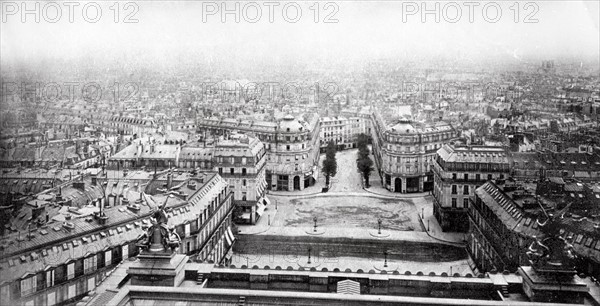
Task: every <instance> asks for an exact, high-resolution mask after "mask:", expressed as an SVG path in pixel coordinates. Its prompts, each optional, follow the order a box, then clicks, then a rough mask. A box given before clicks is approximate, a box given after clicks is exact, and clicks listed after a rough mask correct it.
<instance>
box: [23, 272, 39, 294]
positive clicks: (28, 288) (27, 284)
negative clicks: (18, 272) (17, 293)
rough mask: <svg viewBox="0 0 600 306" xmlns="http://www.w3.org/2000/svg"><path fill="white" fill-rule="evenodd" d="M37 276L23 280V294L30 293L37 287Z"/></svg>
mask: <svg viewBox="0 0 600 306" xmlns="http://www.w3.org/2000/svg"><path fill="white" fill-rule="evenodd" d="M36 281H37V277H36V276H35V275H34V276H32V277H28V278H26V279H22V280H21V296H25V295H29V294H31V293H33V292H35V290H36V289H37V282H36Z"/></svg>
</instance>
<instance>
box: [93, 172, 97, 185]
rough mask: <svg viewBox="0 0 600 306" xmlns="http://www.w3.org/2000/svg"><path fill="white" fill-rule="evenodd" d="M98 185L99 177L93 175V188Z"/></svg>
mask: <svg viewBox="0 0 600 306" xmlns="http://www.w3.org/2000/svg"><path fill="white" fill-rule="evenodd" d="M97 183H98V177H97V176H96V175H95V174H94V175H92V186H96V184H97Z"/></svg>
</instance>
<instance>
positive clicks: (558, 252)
mask: <svg viewBox="0 0 600 306" xmlns="http://www.w3.org/2000/svg"><path fill="white" fill-rule="evenodd" d="M537 222H538V226H539V227H540V230H541V232H542V233H543V234H544V236H543V238H538V237H534V239H535V241H534V242H533V243H531V245H530V246H529V251H528V252H527V257H528V258H529V262H530V263H531V265H532V266H533V268H534V269H535V270H536V271H538V272H542V273H543V272H558V273H567V274H573V273H575V272H574V271H575V270H574V267H575V265H574V259H575V256H574V255H573V245H571V244H570V243H569V242H567V241H566V240H565V239H564V238H563V237H561V236H560V235H559V231H558V228H559V227H558V220H556V218H555V217H554V215H552V214H548V219H546V221H545V222H543V223H540V222H539V221H537Z"/></svg>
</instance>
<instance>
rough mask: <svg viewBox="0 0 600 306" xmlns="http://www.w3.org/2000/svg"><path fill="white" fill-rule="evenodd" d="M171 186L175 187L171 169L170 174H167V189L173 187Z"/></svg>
mask: <svg viewBox="0 0 600 306" xmlns="http://www.w3.org/2000/svg"><path fill="white" fill-rule="evenodd" d="M171 187H173V174H172V173H171V171H169V174H167V189H171Z"/></svg>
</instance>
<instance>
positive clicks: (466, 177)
mask: <svg viewBox="0 0 600 306" xmlns="http://www.w3.org/2000/svg"><path fill="white" fill-rule="evenodd" d="M468 180H469V174H468V173H465V181H468Z"/></svg>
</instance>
